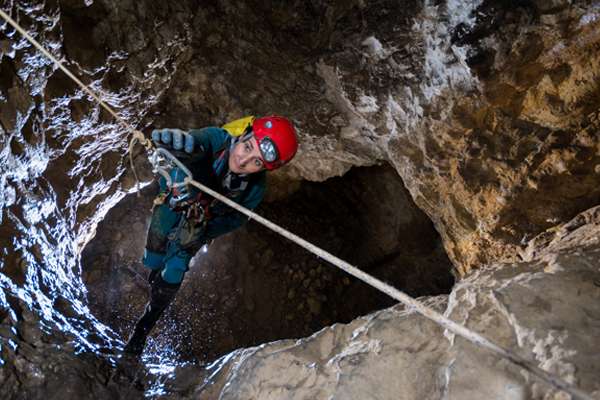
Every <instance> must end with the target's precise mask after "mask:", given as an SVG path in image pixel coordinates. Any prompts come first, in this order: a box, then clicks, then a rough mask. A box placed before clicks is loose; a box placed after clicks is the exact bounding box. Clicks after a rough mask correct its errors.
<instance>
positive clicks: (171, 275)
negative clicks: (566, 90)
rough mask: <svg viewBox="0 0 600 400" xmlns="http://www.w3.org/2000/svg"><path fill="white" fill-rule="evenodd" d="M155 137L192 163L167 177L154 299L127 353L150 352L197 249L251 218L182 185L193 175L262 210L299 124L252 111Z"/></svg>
mask: <svg viewBox="0 0 600 400" xmlns="http://www.w3.org/2000/svg"><path fill="white" fill-rule="evenodd" d="M152 140H153V141H154V142H155V144H156V145H157V146H158V147H162V148H166V149H168V150H169V152H170V153H171V154H173V155H174V156H175V157H176V158H177V159H178V160H179V161H181V163H182V164H183V165H184V166H185V168H177V167H175V168H172V169H171V171H170V173H169V176H168V178H170V182H168V179H167V178H166V177H161V178H160V180H159V194H158V196H157V197H156V199H155V201H154V209H153V213H152V219H151V222H150V227H149V228H148V234H147V238H146V247H145V249H144V256H143V259H142V262H143V264H144V266H145V267H147V268H148V269H149V270H150V271H149V275H148V281H149V283H150V287H151V290H150V300H149V302H148V304H147V305H146V308H145V312H144V314H143V315H142V317H141V318H140V319H139V320H138V322H137V323H136V325H135V328H134V330H133V332H132V334H131V336H130V337H129V340H128V342H127V344H126V345H125V348H124V352H125V353H128V354H132V355H136V356H137V355H140V354H141V353H142V352H143V349H144V346H145V343H146V337H147V336H148V334H149V333H150V331H151V330H152V328H153V327H154V325H155V324H156V322H157V321H158V319H159V318H160V316H161V315H162V313H163V311H164V310H165V309H166V308H167V306H168V305H169V304H170V303H171V301H172V300H173V298H174V297H175V294H176V293H177V290H178V289H179V287H180V286H181V282H182V281H183V278H184V275H185V273H186V271H187V270H188V268H189V263H190V260H191V259H192V257H193V256H194V255H195V253H196V252H197V251H198V250H199V249H201V248H202V247H203V246H204V245H206V244H207V243H209V242H210V241H211V240H213V239H215V238H217V237H218V236H221V235H223V234H225V233H228V232H231V231H233V230H234V229H237V228H239V227H240V226H241V225H242V224H243V223H244V222H245V221H247V218H246V217H244V216H243V215H242V214H240V213H239V212H237V211H235V210H233V209H231V208H230V207H228V206H226V205H225V204H223V203H221V202H219V201H216V200H214V199H213V198H212V197H210V196H208V195H207V194H204V193H202V192H201V191H199V190H197V189H196V188H194V187H192V186H191V185H185V184H182V182H183V181H184V179H185V178H186V176H187V174H189V173H191V174H192V176H190V177H189V178H193V179H194V180H196V181H198V182H200V183H202V184H204V185H206V186H208V187H210V188H211V189H213V190H215V191H217V192H219V193H221V194H223V195H225V196H226V197H227V198H229V199H232V200H233V201H235V202H236V203H238V204H241V205H242V206H244V207H246V208H248V209H254V208H256V207H257V206H258V205H259V203H260V202H261V200H262V198H263V195H264V193H265V189H266V179H265V178H266V177H265V172H266V171H268V170H274V169H277V168H279V167H281V166H283V165H285V164H286V163H288V162H289V161H290V160H291V159H292V158H293V157H294V155H295V154H296V151H297V149H298V141H297V137H296V132H295V129H294V126H293V125H292V124H291V122H290V121H289V120H287V119H286V118H283V117H280V116H268V117H262V118H255V117H246V118H242V119H239V120H236V121H233V122H231V123H229V124H226V125H225V126H223V127H222V128H218V127H208V128H203V129H192V130H190V131H189V132H184V131H181V130H179V129H161V130H154V131H152Z"/></svg>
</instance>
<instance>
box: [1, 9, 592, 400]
mask: <svg viewBox="0 0 600 400" xmlns="http://www.w3.org/2000/svg"><path fill="white" fill-rule="evenodd" d="M0 16H2V18H4V19H5V20H6V21H7V22H8V23H9V24H11V25H12V26H13V27H14V28H15V29H16V30H18V31H19V32H20V33H21V34H22V35H23V36H24V37H25V38H26V39H27V40H29V41H30V42H31V43H32V44H33V45H34V46H35V47H37V48H38V49H39V50H40V51H41V52H42V53H44V55H46V57H48V58H49V59H51V60H52V61H53V62H54V63H55V64H56V65H57V66H58V67H59V68H60V69H61V70H62V71H63V72H64V73H66V74H67V76H69V77H70V78H71V79H73V80H74V81H75V82H76V83H77V84H78V85H79V86H81V88H82V89H84V90H85V91H86V92H87V93H88V94H89V95H90V96H92V97H93V98H94V99H95V100H96V101H97V102H98V103H99V104H100V105H101V106H102V107H104V108H105V109H106V110H107V111H108V112H109V113H110V114H111V115H113V116H114V117H115V118H116V119H117V120H118V121H119V122H120V123H121V124H123V126H125V127H126V128H127V129H129V130H130V131H131V132H132V133H133V138H132V139H131V142H130V145H129V153H130V161H131V165H132V167H133V158H132V157H131V151H132V148H133V146H134V144H135V143H136V142H138V141H139V142H140V143H142V144H144V145H145V146H146V148H147V149H151V148H152V143H151V142H150V141H149V140H148V139H147V138H146V137H145V136H144V134H143V133H142V132H140V131H139V130H136V129H134V128H133V127H132V126H131V125H129V124H127V123H126V122H125V121H124V120H123V119H122V118H121V117H120V116H119V115H118V114H117V113H115V112H114V111H113V110H112V109H111V108H110V107H109V106H108V105H107V104H106V103H104V102H103V101H102V100H101V99H100V98H99V97H98V96H97V95H96V94H95V93H94V92H93V91H92V90H91V89H89V88H88V87H87V86H85V85H84V84H83V83H82V82H81V81H79V79H77V78H76V77H75V76H74V75H73V74H72V73H71V72H70V71H69V70H67V68H65V67H64V66H63V65H62V64H61V63H60V62H59V61H58V60H56V59H55V58H54V57H53V56H52V54H50V53H49V52H48V51H46V50H45V49H44V48H43V47H42V45H40V44H39V43H38V42H37V41H35V39H33V38H32V37H31V36H29V35H28V34H27V32H25V31H24V30H23V29H22V28H21V27H20V26H19V25H18V24H17V23H16V22H15V21H13V20H12V18H10V17H9V16H8V15H6V13H4V11H2V10H1V9H0ZM134 174H135V176H136V179H137V174H136V173H135V169H134ZM184 182H185V183H187V184H190V185H192V186H195V187H197V188H198V189H200V190H202V191H203V192H205V193H207V194H209V195H210V196H213V197H214V198H215V199H217V200H219V201H222V202H223V203H225V204H227V205H228V206H230V207H231V208H233V209H235V210H237V211H239V212H241V213H242V214H244V215H246V216H248V217H249V218H250V219H254V220H255V221H256V222H259V223H260V224H262V225H264V226H266V227H267V228H269V229H271V230H272V231H274V232H276V233H278V234H280V235H281V236H284V237H285V238H287V239H289V240H291V241H292V242H294V243H296V244H298V245H299V246H302V247H304V248H305V249H306V250H308V251H310V252H311V253H313V254H315V255H317V256H318V257H321V258H323V259H324V260H327V261H329V262H330V263H331V264H333V265H335V266H336V267H338V268H340V269H342V270H344V271H346V272H347V273H349V274H350V275H352V276H354V277H356V278H358V279H360V280H361V281H363V282H365V283H367V284H368V285H370V286H372V287H374V288H376V289H378V290H380V291H382V292H383V293H385V294H387V295H388V296H390V297H392V298H394V299H395V300H398V301H400V302H401V303H403V304H405V305H406V306H408V307H412V308H414V309H415V310H416V311H417V312H419V313H420V314H422V315H423V316H425V317H427V318H429V319H431V320H432V321H434V322H436V323H437V324H439V325H441V326H442V327H444V328H445V329H448V330H449V331H452V332H454V333H455V334H457V335H459V336H462V337H463V338H465V339H467V340H468V341H470V342H472V343H474V344H475V345H477V346H480V347H483V348H486V349H488V350H490V351H492V352H494V353H496V354H498V355H500V356H501V357H503V358H505V359H507V360H509V361H511V362H513V363H514V364H516V365H518V366H520V367H521V368H523V369H525V370H527V371H529V372H531V373H532V374H533V375H535V376H537V377H539V378H541V379H542V380H544V381H546V382H548V383H550V384H551V385H553V386H555V387H557V388H559V389H561V390H564V391H565V392H567V393H569V394H570V395H572V396H574V397H575V398H576V399H581V400H594V399H593V398H592V397H591V396H590V395H589V394H587V393H586V392H584V391H582V390H581V389H579V388H577V387H576V386H574V385H571V384H569V383H567V382H566V381H564V380H563V379H562V378H559V377H557V376H554V375H552V374H550V373H548V372H546V371H544V370H543V369H541V368H539V367H537V366H536V365H534V364H532V363H531V362H530V361H528V360H526V359H525V358H523V357H521V356H519V355H517V354H514V353H512V352H511V351H509V350H507V349H505V348H503V347H501V346H499V345H497V344H495V343H493V342H492V341H490V340H488V339H487V338H485V337H484V336H482V335H480V334H478V333H477V332H474V331H472V330H470V329H468V328H466V327H464V326H462V325H460V324H458V323H456V322H454V321H452V320H451V319H449V318H446V317H444V316H443V315H442V314H440V313H438V312H437V311H435V310H433V309H431V308H429V307H427V306H425V305H424V304H422V303H420V302H418V301H417V300H415V299H413V298H412V297H410V296H409V295H407V294H405V293H404V292H402V291H400V290H398V289H396V288H394V287H392V286H390V285H388V284H386V283H384V282H382V281H380V280H379V279H377V278H375V277H373V276H371V275H369V274H367V273H365V272H363V271H361V270H360V269H358V268H356V267H354V266H353V265H351V264H349V263H347V262H345V261H344V260H342V259H340V258H338V257H336V256H334V255H333V254H331V253H328V252H327V251H325V250H323V249H321V248H319V247H317V246H315V245H313V244H312V243H309V242H307V241H306V240H304V239H302V238H301V237H299V236H297V235H295V234H293V233H291V232H289V231H287V230H285V229H283V228H282V227H280V226H278V225H276V224H274V223H273V222H271V221H269V220H267V219H266V218H263V217H261V216H260V215H258V214H256V213H254V212H253V211H250V210H248V209H247V208H244V207H242V206H241V205H239V204H237V203H236V202H234V201H232V200H230V199H228V198H227V197H225V196H223V195H221V194H220V193H218V192H215V191H214V190H212V189H210V188H209V187H206V186H204V185H202V184H201V183H199V182H196V181H195V180H193V179H190V178H189V177H186V178H185V180H184Z"/></svg>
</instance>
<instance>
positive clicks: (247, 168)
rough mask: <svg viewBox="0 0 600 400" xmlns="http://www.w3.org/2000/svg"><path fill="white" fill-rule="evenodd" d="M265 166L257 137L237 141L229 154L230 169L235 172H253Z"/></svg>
mask: <svg viewBox="0 0 600 400" xmlns="http://www.w3.org/2000/svg"><path fill="white" fill-rule="evenodd" d="M264 167H265V165H264V162H263V159H262V156H261V154H260V149H259V148H258V143H257V141H256V139H255V138H254V137H253V136H252V137H250V139H248V140H246V141H243V142H239V143H237V144H236V145H235V146H234V147H233V150H231V153H230V154H229V170H230V171H231V172H233V173H235V174H253V173H255V172H258V171H261V170H262V169H263V168H264Z"/></svg>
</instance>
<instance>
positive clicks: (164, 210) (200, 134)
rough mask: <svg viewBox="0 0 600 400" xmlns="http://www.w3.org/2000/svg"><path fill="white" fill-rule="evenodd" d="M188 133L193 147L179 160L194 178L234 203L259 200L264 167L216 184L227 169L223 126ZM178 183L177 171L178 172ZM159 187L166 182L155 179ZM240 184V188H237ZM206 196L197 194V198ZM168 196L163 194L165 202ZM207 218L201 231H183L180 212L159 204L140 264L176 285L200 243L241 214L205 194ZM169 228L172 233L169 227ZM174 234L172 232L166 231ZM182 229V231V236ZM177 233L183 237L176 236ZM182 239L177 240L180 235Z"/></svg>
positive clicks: (232, 224) (226, 228) (252, 205)
mask: <svg viewBox="0 0 600 400" xmlns="http://www.w3.org/2000/svg"><path fill="white" fill-rule="evenodd" d="M189 133H190V134H191V135H192V136H193V137H194V140H195V142H196V146H197V150H198V151H195V152H194V154H193V157H192V158H191V159H190V160H181V161H182V162H184V164H186V167H187V168H188V169H189V170H190V171H191V172H192V175H193V178H194V180H196V181H198V182H200V183H202V184H204V185H205V186H208V187H209V188H211V189H213V190H215V191H216V192H219V193H221V194H223V195H225V196H226V197H228V198H230V199H232V200H233V201H235V202H236V203H238V204H240V205H242V206H244V207H246V208H248V209H251V210H252V209H254V208H256V207H257V206H258V205H259V203H260V202H261V200H262V198H263V196H264V193H265V188H266V175H265V171H261V172H257V173H254V174H249V175H247V176H245V177H242V178H240V179H237V178H236V181H237V182H240V181H241V180H243V181H246V182H247V184H246V185H245V186H241V185H239V186H238V185H231V187H233V188H236V187H237V188H239V189H237V190H236V189H225V188H224V187H223V185H222V181H223V178H224V177H225V175H226V174H227V172H228V168H229V166H228V159H229V151H230V146H231V143H232V140H233V137H232V136H230V135H229V134H228V133H227V131H226V130H224V129H221V128H216V127H209V128H204V129H193V130H191V131H189ZM177 171H178V170H177V169H174V170H172V171H171V177H172V178H175V177H176V176H177ZM178 177H179V179H178V180H176V181H179V182H180V181H181V179H182V177H181V174H179V175H178ZM160 187H161V191H166V189H167V187H166V181H165V179H164V178H161V179H160ZM242 188H243V189H242ZM190 191H191V192H192V193H191V194H192V195H193V196H196V195H197V194H198V193H200V191H199V190H198V189H196V188H190ZM204 196H208V195H207V194H204V193H202V198H201V200H202V199H203V198H204ZM168 200H169V197H167V202H168ZM208 200H211V201H210V202H209V204H210V206H209V209H208V210H209V217H208V220H207V221H206V225H205V226H204V229H202V227H197V226H195V225H192V226H193V227H192V228H191V230H188V229H183V228H182V226H184V225H185V226H189V225H187V224H182V223H184V222H185V221H186V220H182V219H181V218H182V217H183V212H175V211H173V210H172V209H171V208H170V207H169V205H168V203H165V204H161V205H160V206H158V207H156V208H155V209H154V212H153V214H152V220H151V222H150V227H149V229H148V237H147V238H146V248H145V250H144V257H143V260H142V261H143V263H144V265H145V266H146V267H148V268H150V269H154V270H156V269H158V270H162V272H161V276H162V278H163V279H164V280H165V281H167V282H168V283H173V284H176V283H179V282H181V281H182V280H183V276H184V274H185V272H186V271H187V270H188V265H189V262H190V260H191V259H192V257H193V256H194V254H195V253H196V251H198V249H199V248H200V247H201V246H202V245H203V244H204V243H206V242H208V241H210V240H211V239H214V238H216V237H218V236H221V235H223V234H225V233H227V232H230V231H232V230H234V229H236V228H238V227H240V226H241V225H242V224H243V223H244V222H246V221H247V218H246V217H245V216H244V215H243V214H241V213H239V212H238V211H235V210H233V209H232V208H231V207H229V206H227V205H225V204H223V203H221V202H219V201H212V199H211V198H210V197H208ZM174 230H175V231H174ZM173 232H177V233H176V234H175V235H174V236H172V235H171V234H172V233H173ZM183 232H185V235H183ZM182 235H183V236H182ZM184 236H185V238H186V240H185V241H182V240H183V239H182V237H184Z"/></svg>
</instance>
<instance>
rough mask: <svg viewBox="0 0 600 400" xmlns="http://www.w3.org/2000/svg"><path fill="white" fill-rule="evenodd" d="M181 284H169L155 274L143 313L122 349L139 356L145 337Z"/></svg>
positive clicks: (142, 349)
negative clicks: (148, 299)
mask: <svg viewBox="0 0 600 400" xmlns="http://www.w3.org/2000/svg"><path fill="white" fill-rule="evenodd" d="M180 286H181V284H180V283H177V284H171V283H167V282H165V281H164V280H163V279H162V277H161V276H160V274H156V276H155V278H154V280H153V281H152V286H151V288H152V289H151V291H150V301H149V302H148V304H147V305H146V310H145V312H144V315H142V317H141V318H140V319H139V321H138V322H137V324H136V325H135V329H134V330H133V333H132V334H131V336H130V338H129V341H128V342H127V344H126V345H125V348H124V349H123V351H124V352H125V353H128V354H132V355H135V356H139V355H140V354H142V352H143V351H144V345H145V344H146V337H147V336H148V334H149V333H150V331H151V330H152V328H153V327H154V325H155V324H156V321H158V319H159V318H160V316H161V315H162V313H163V311H164V310H165V308H167V306H168V305H169V304H171V301H172V300H173V298H174V297H175V293H177V290H178V289H179V287H180Z"/></svg>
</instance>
